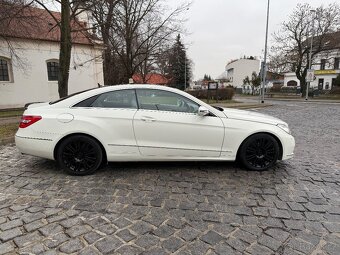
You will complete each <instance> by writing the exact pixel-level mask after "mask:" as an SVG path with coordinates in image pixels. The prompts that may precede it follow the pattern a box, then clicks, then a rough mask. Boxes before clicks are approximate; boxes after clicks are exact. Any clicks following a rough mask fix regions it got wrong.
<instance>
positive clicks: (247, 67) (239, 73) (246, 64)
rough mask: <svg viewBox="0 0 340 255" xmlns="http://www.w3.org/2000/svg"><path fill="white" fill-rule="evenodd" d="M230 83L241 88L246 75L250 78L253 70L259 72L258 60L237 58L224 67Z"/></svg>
mask: <svg viewBox="0 0 340 255" xmlns="http://www.w3.org/2000/svg"><path fill="white" fill-rule="evenodd" d="M225 70H226V72H227V78H228V79H229V80H230V81H231V82H230V84H231V85H232V86H234V87H237V88H242V85H243V80H244V78H245V77H246V76H249V78H251V74H252V73H253V72H256V73H259V70H260V60H257V59H254V60H253V59H238V60H236V61H234V62H232V63H230V64H228V65H227V66H226V68H225Z"/></svg>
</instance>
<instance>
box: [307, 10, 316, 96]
mask: <svg viewBox="0 0 340 255" xmlns="http://www.w3.org/2000/svg"><path fill="white" fill-rule="evenodd" d="M310 12H311V13H312V14H314V13H315V12H316V11H315V10H310ZM310 30H311V32H312V36H311V39H310V49H309V59H308V62H309V63H308V69H309V70H311V69H312V53H313V39H314V15H313V16H312V27H311V29H310ZM310 84H311V82H310V81H309V82H307V86H306V98H305V100H308V93H309V87H310Z"/></svg>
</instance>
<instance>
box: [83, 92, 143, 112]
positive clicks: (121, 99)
mask: <svg viewBox="0 0 340 255" xmlns="http://www.w3.org/2000/svg"><path fill="white" fill-rule="evenodd" d="M88 100H89V99H88ZM85 101H86V100H85ZM91 101H92V100H89V102H91ZM83 102H84V101H83ZM78 105H79V104H78ZM83 107H84V106H83ZM87 107H102V108H127V109H137V100H136V94H135V91H134V90H132V89H126V90H118V91H111V92H107V93H103V94H101V95H99V96H97V97H96V98H95V100H94V101H92V102H91V104H90V105H89V106H87Z"/></svg>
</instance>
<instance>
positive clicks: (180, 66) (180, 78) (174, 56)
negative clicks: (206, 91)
mask: <svg viewBox="0 0 340 255" xmlns="http://www.w3.org/2000/svg"><path fill="white" fill-rule="evenodd" d="M169 62H170V74H169V75H170V77H171V86H172V87H176V88H178V89H181V90H184V89H185V84H186V87H189V81H190V79H191V61H190V60H189V59H188V58H187V54H186V49H185V47H184V44H183V43H182V41H181V36H180V35H178V36H177V38H176V42H175V44H174V45H173V46H172V49H171V56H170V60H169Z"/></svg>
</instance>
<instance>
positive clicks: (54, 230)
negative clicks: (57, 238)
mask: <svg viewBox="0 0 340 255" xmlns="http://www.w3.org/2000/svg"><path fill="white" fill-rule="evenodd" d="M39 231H40V232H41V233H42V234H43V235H44V236H53V235H55V234H58V233H60V232H62V231H63V227H62V226H60V225H59V224H57V223H51V224H48V225H46V226H44V227H42V228H39Z"/></svg>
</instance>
